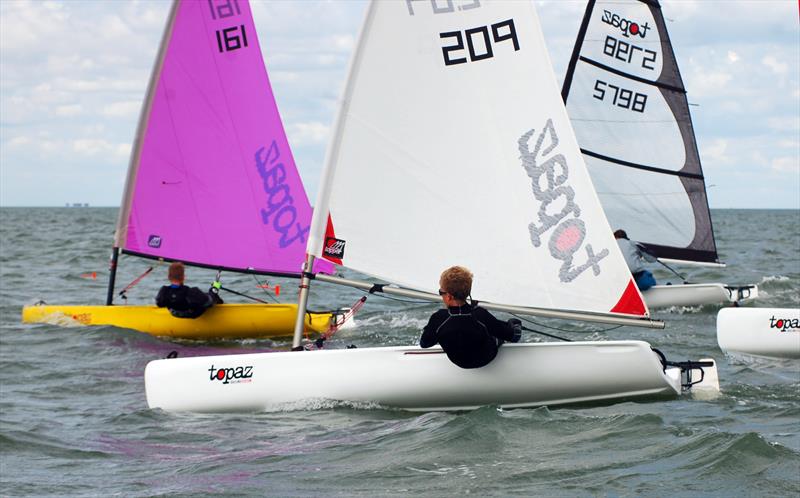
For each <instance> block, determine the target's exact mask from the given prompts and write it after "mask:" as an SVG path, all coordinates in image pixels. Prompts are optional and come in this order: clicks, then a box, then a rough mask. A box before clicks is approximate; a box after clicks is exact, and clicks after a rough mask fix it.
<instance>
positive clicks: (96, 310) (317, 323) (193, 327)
mask: <svg viewBox="0 0 800 498" xmlns="http://www.w3.org/2000/svg"><path fill="white" fill-rule="evenodd" d="M296 314H297V305H296V304H219V305H217V306H214V307H212V308H210V309H209V310H207V311H206V312H205V313H203V315H202V316H200V317H198V318H175V317H174V316H172V315H171V314H170V312H169V310H167V309H166V308H158V307H156V306H127V305H121V306H80V305H77V306H70V305H67V306H59V305H55V306H51V305H34V306H25V307H23V308H22V321H23V322H24V323H50V324H54V325H62V326H85V325H113V326H114V327H121V328H126V329H134V330H138V331H140V332H145V333H147V334H151V335H156V336H166V337H175V338H181V339H245V338H258V337H286V336H291V335H292V332H293V330H294V322H295V316H296ZM333 316H334V315H333V314H332V313H306V327H305V331H306V332H307V333H308V332H325V331H326V330H327V328H328V325H329V324H330V321H331V318H332V317H333Z"/></svg>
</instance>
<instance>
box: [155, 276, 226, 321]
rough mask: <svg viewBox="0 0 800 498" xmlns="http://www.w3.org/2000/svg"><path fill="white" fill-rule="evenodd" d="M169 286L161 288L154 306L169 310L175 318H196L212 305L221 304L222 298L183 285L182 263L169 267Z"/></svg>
mask: <svg viewBox="0 0 800 498" xmlns="http://www.w3.org/2000/svg"><path fill="white" fill-rule="evenodd" d="M168 277H169V281H170V285H165V286H163V287H161V289H159V291H158V295H156V306H158V307H159V308H169V311H170V313H172V316H174V317H176V318H197V317H198V316H200V315H202V314H203V313H205V311H206V310H207V309H208V308H210V307H211V306H213V305H214V304H219V303H222V298H220V297H219V296H218V295H216V294H212V293H211V292H203V291H201V290H200V289H198V288H197V287H188V286H186V285H183V281H184V268H183V263H180V262H175V263H172V264H171V265H169V274H168Z"/></svg>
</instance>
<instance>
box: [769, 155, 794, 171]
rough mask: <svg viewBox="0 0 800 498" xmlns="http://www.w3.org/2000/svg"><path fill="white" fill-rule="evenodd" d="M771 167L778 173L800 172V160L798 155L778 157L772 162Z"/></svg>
mask: <svg viewBox="0 0 800 498" xmlns="http://www.w3.org/2000/svg"><path fill="white" fill-rule="evenodd" d="M770 168H771V169H772V171H775V172H778V173H794V174H800V162H798V159H797V156H794V157H792V156H783V157H776V158H774V159H772V161H771V162H770Z"/></svg>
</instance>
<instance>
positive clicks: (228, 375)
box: [208, 365, 253, 384]
mask: <svg viewBox="0 0 800 498" xmlns="http://www.w3.org/2000/svg"><path fill="white" fill-rule="evenodd" d="M208 371H209V372H211V376H210V377H209V379H208V380H210V381H211V382H214V381H215V380H219V381H222V383H223V384H239V383H242V382H252V378H253V366H252V365H247V366H244V367H236V368H214V365H211V368H209V369H208Z"/></svg>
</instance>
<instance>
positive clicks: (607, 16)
mask: <svg viewBox="0 0 800 498" xmlns="http://www.w3.org/2000/svg"><path fill="white" fill-rule="evenodd" d="M603 22H604V23H606V24H609V25H611V26H614V27H615V28H619V30H620V31H622V36H625V37H630V36H631V35H633V36H636V35H638V36H639V37H641V38H644V37H645V36H647V30H648V29H650V26H649V25H648V23H644V24H639V23H638V22H635V21H631V20H629V19H625V18H624V17H622V16H620V15H619V14H614V13H612V12H611V11H610V10H603Z"/></svg>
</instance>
